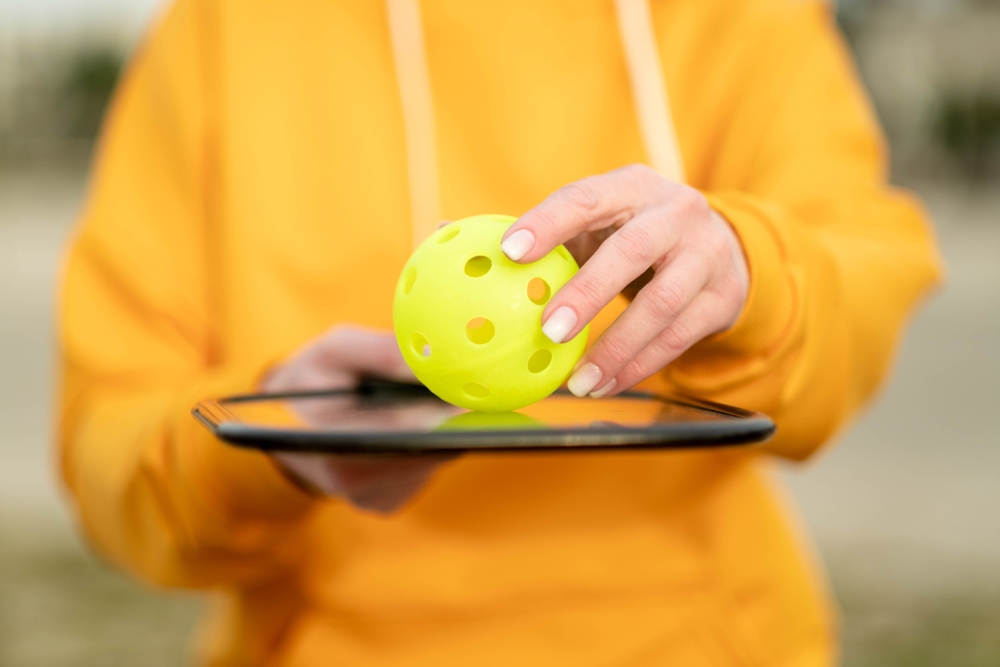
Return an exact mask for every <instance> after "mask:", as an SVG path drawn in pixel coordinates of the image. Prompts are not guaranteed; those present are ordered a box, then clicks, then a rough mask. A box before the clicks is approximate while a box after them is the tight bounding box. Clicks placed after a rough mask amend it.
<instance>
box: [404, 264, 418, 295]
mask: <svg viewBox="0 0 1000 667" xmlns="http://www.w3.org/2000/svg"><path fill="white" fill-rule="evenodd" d="M415 282H417V267H415V266H411V267H410V268H408V269H407V270H406V275H405V276H403V294H409V293H410V291H411V290H412V289H413V283H415Z"/></svg>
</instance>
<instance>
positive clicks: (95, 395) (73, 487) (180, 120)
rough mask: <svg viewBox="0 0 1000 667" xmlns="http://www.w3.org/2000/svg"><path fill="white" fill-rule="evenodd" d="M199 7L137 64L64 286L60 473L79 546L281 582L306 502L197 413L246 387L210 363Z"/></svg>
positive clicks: (205, 103) (158, 569) (212, 575)
mask: <svg viewBox="0 0 1000 667" xmlns="http://www.w3.org/2000/svg"><path fill="white" fill-rule="evenodd" d="M208 5H209V3H194V2H188V1H185V0H182V1H181V2H179V3H177V4H176V5H175V6H173V7H172V8H171V10H170V11H169V12H168V14H167V15H166V16H165V17H164V18H163V20H162V22H161V24H160V25H159V27H158V29H157V30H155V31H154V33H153V36H152V37H151V39H150V41H149V42H148V43H146V44H145V45H144V46H143V47H142V48H141V49H140V50H139V52H138V53H137V55H136V57H135V58H134V61H133V63H132V65H131V67H130V69H129V71H128V73H127V74H126V76H125V78H124V81H123V83H122V85H121V87H120V89H119V92H118V94H117V96H116V99H115V101H114V103H113V106H112V109H111V112H110V116H109V122H108V124H107V129H106V131H105V133H104V136H103V137H102V141H101V145H100V146H99V153H98V158H97V161H96V166H95V170H94V176H93V182H92V185H91V191H90V193H89V200H88V204H87V206H86V209H85V212H84V215H83V219H82V221H81V224H80V227H79V229H78V232H77V235H76V237H75V239H74V240H73V242H72V245H71V248H70V251H69V255H68V258H67V259H66V263H65V266H64V275H63V277H62V293H61V295H60V296H61V299H60V302H61V307H60V322H59V328H60V345H61V353H62V359H61V363H62V390H61V391H62V393H61V405H60V422H59V441H60V461H61V470H62V476H63V479H64V481H65V484H66V487H67V488H68V491H69V493H70V495H71V498H72V501H73V503H74V506H75V509H76V512H77V513H78V515H79V517H80V520H81V522H82V523H83V525H84V527H85V529H86V532H87V534H88V536H89V538H90V539H91V540H92V541H93V542H94V543H95V544H96V545H97V546H98V547H99V548H100V549H101V550H102V551H103V552H104V553H106V554H107V555H109V556H110V557H111V558H112V559H113V560H114V561H116V562H118V563H119V564H121V565H123V566H126V567H127V568H128V569H130V570H132V571H133V572H137V573H138V574H139V575H141V576H143V577H144V578H146V579H148V580H150V581H153V582H156V583H160V584H165V585H177V586H202V585H207V584H209V583H211V584H217V585H218V584H223V585H224V584H227V583H238V582H247V581H255V580H261V579H264V578H267V577H269V576H273V575H276V574H278V573H281V572H282V571H283V568H284V563H285V562H287V560H288V559H289V558H291V557H292V554H291V552H292V551H293V550H294V549H295V546H296V541H295V537H296V535H297V534H298V533H299V532H300V531H299V527H300V526H301V525H302V523H303V521H304V520H305V518H306V516H307V515H308V513H309V510H310V509H311V507H312V506H313V501H312V499H311V498H310V497H309V496H307V495H305V494H303V493H302V492H300V491H299V490H297V489H296V488H295V487H294V486H293V485H291V484H290V483H289V482H287V481H286V480H285V478H284V477H283V476H282V475H281V474H280V473H279V472H278V471H277V470H276V469H275V468H274V466H273V465H272V463H271V462H270V460H269V459H268V458H267V457H265V456H263V455H262V454H259V453H256V452H249V451H241V450H237V449H235V448H231V447H228V446H226V445H223V444H221V443H220V442H219V441H217V440H216V439H215V438H214V437H212V436H211V435H210V434H209V432H208V431H207V430H206V429H204V428H203V427H202V426H200V425H199V424H198V423H196V422H195V420H194V419H193V418H192V417H191V414H190V410H191V406H192V405H193V404H194V402H195V401H196V400H198V399H199V398H202V397H204V396H206V395H222V394H229V393H238V392H246V391H249V390H251V389H252V388H253V387H254V386H255V384H256V382H257V380H258V376H259V374H260V372H261V370H260V366H259V365H253V364H251V365H248V366H243V365H240V364H233V363H230V362H227V360H225V359H223V358H221V354H220V350H219V345H218V344H217V336H216V331H215V327H216V326H217V325H216V324H215V322H216V320H217V319H218V318H217V316H216V313H215V308H216V304H215V303H214V302H213V297H212V288H211V285H212V280H211V271H212V269H211V261H210V257H211V254H212V253H211V244H212V230H211V223H210V219H211V215H210V211H211V197H210V192H211V187H210V184H211V182H212V180H213V174H212V171H211V165H212V160H211V139H210V136H211V134H212V133H211V132H210V126H211V113H210V109H211V104H210V100H211V95H212V91H213V84H212V79H211V73H210V67H208V66H207V65H206V63H208V62H210V60H211V59H210V58H209V57H207V54H206V51H205V48H204V47H205V44H206V43H207V41H205V40H202V39H201V35H200V34H199V31H200V30H204V29H206V26H210V25H211V17H205V16H198V15H197V12H202V11H208V10H207V9H206V7H207V6H208Z"/></svg>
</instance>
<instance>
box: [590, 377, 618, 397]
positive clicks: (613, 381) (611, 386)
mask: <svg viewBox="0 0 1000 667" xmlns="http://www.w3.org/2000/svg"><path fill="white" fill-rule="evenodd" d="M617 386H618V380H617V379H615V378H611V382H609V383H607V384H606V385H604V386H603V387H601V388H600V389H598V390H597V391H592V392H590V397H591V398H603V397H605V396H607V395H608V393H609V392H610V391H612V390H613V389H614V388H615V387H617Z"/></svg>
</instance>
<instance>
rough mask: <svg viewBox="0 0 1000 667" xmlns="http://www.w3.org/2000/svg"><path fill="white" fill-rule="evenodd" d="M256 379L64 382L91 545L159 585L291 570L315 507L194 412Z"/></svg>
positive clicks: (68, 473) (65, 462)
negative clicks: (217, 435) (206, 399)
mask: <svg viewBox="0 0 1000 667" xmlns="http://www.w3.org/2000/svg"><path fill="white" fill-rule="evenodd" d="M256 375H257V373H255V372H254V371H252V370H250V371H247V370H234V371H217V372H212V373H206V374H205V375H203V376H201V377H198V378H195V379H192V380H189V381H186V382H184V383H164V384H163V385H162V386H156V385H153V384H150V383H143V385H138V384H132V383H129V384H124V383H122V382H121V381H120V380H115V379H112V378H104V379H101V380H99V379H97V378H93V377H86V376H84V375H81V374H79V373H74V372H73V371H72V370H70V371H69V372H67V374H66V378H67V380H66V392H65V399H64V417H63V420H62V423H61V429H60V443H61V454H62V473H63V477H64V480H65V482H66V485H67V487H68V489H69V491H70V494H71V496H72V498H73V501H74V504H75V508H76V511H77V513H78V514H79V516H80V519H81V521H82V523H83V525H84V527H85V529H86V531H87V533H88V535H89V536H90V538H91V540H92V541H93V542H94V543H95V545H96V546H98V547H99V548H100V549H101V550H102V551H104V552H105V553H106V554H107V555H108V556H109V557H111V558H112V559H113V560H114V561H116V562H117V563H119V564H120V565H122V566H123V567H125V568H127V569H128V570H130V571H132V572H134V573H136V574H138V575H139V576H141V577H143V578H145V579H147V580H150V581H152V582H155V583H157V584H161V585H168V586H182V587H206V586H213V585H225V584H231V583H237V582H247V581H257V580H262V579H266V578H269V577H271V576H275V575H276V574H279V573H280V572H282V571H283V570H284V569H285V568H286V566H287V564H288V563H289V561H290V558H291V556H292V553H293V552H294V550H295V548H296V546H295V543H296V539H295V538H296V536H297V534H298V533H299V531H300V530H301V526H302V524H303V522H304V520H305V518H306V517H307V515H308V513H309V510H310V509H311V508H312V507H313V504H314V503H315V502H316V501H314V500H313V499H311V498H310V497H309V496H307V495H306V494H304V493H303V492H301V491H299V490H298V489H297V488H296V487H294V486H293V485H292V484H290V483H289V482H288V481H287V480H286V479H285V478H284V477H283V476H282V475H281V474H280V473H279V472H278V471H277V469H276V468H275V467H274V465H273V464H272V463H271V461H270V460H268V459H267V457H265V456H264V455H263V454H260V453H256V452H252V451H245V450H239V449H236V448H232V447H229V446H227V445H225V444H224V443H222V442H220V441H218V440H217V439H215V437H214V436H212V435H211V434H210V433H209V432H208V431H207V430H205V429H204V428H203V427H202V426H201V425H200V424H198V423H197V422H196V421H195V420H194V419H193V418H192V417H191V414H190V409H191V406H192V405H193V404H194V402H195V401H196V400H198V399H199V398H203V397H205V396H209V395H223V394H227V393H235V392H241V391H248V390H250V389H252V386H253V382H254V381H255V378H256Z"/></svg>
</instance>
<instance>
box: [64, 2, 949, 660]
mask: <svg viewBox="0 0 1000 667" xmlns="http://www.w3.org/2000/svg"><path fill="white" fill-rule="evenodd" d="M629 165H631V166H629ZM641 165H646V166H641ZM567 184H569V185H567ZM482 212H499V213H511V212H513V213H517V214H521V217H520V218H519V219H518V221H517V222H516V223H515V224H514V225H512V227H511V229H510V230H509V231H508V232H507V234H506V235H505V238H504V242H503V245H502V249H503V250H504V252H506V253H507V254H508V256H510V257H511V258H512V259H514V260H515V261H522V262H530V261H532V260H534V259H537V258H538V257H539V256H541V255H542V254H544V253H545V252H547V251H548V250H549V249H551V248H552V247H554V246H555V245H556V244H558V243H560V242H567V243H568V244H569V246H570V247H571V249H572V250H573V251H574V253H575V254H577V256H578V258H579V259H581V260H587V261H586V264H585V265H584V267H583V269H582V270H581V272H580V274H578V276H577V277H576V278H575V279H574V280H573V281H571V282H570V283H569V284H568V285H567V286H566V287H565V288H564V289H563V290H561V291H560V292H559V293H558V294H557V295H555V296H554V297H553V299H552V302H551V303H550V304H549V305H548V306H547V307H546V310H545V313H544V314H543V323H544V330H545V332H546V333H547V334H548V335H549V336H550V337H551V338H553V340H557V341H558V340H567V339H569V338H571V337H573V336H574V335H576V333H577V332H578V331H579V330H580V329H581V328H582V327H583V326H584V325H585V324H586V323H587V322H588V321H589V320H590V319H591V318H596V319H594V323H595V326H593V327H592V331H593V333H592V335H594V336H597V335H598V334H600V336H599V337H597V338H596V339H595V341H594V342H593V344H592V345H591V347H590V348H589V350H588V352H587V354H586V356H585V358H584V359H583V361H582V362H581V364H580V366H579V367H578V369H577V370H576V373H575V374H574V375H573V377H572V378H571V379H570V382H569V386H570V388H571V390H573V391H574V392H575V393H577V394H580V395H586V394H592V395H597V396H600V395H611V394H614V393H617V392H620V391H623V390H625V389H627V388H629V387H630V386H632V385H634V384H635V383H637V382H639V381H643V385H642V386H644V387H647V388H651V389H670V390H680V391H683V392H686V393H689V394H693V395H697V396H701V397H704V398H708V399H713V400H718V401H723V402H727V403H732V404H736V405H740V406H744V407H747V408H752V409H755V410H761V411H764V412H766V413H768V414H770V415H771V416H772V417H773V418H774V419H775V421H776V422H777V424H778V429H779V430H778V434H777V436H776V437H775V438H774V439H773V440H772V441H771V442H770V443H768V445H767V446H766V448H763V449H760V450H755V451H753V452H748V451H714V452H697V451H695V452H688V453H672V454H661V453H650V454H628V455H601V456H593V455H588V456H555V455H553V456H530V457H519V456H503V457H488V456H477V457H466V458H464V459H460V460H457V461H454V462H450V463H447V464H445V465H441V466H440V467H438V466H439V463H440V462H438V461H427V460H419V459H417V460H411V461H406V462H402V463H398V462H397V463H395V464H391V465H390V464H385V463H381V462H378V461H372V460H364V459H361V460H358V459H342V458H336V457H326V458H303V457H285V458H284V459H282V460H281V461H275V460H273V459H270V458H268V457H266V456H265V455H263V454H260V453H252V452H245V451H239V450H236V449H232V448H228V447H226V446H225V445H223V444H221V443H219V442H218V441H216V440H214V439H213V438H212V437H211V436H210V434H209V433H208V432H207V431H205V430H204V429H202V428H201V427H200V426H199V425H198V424H196V423H195V422H194V421H193V420H192V419H191V417H190V415H189V409H190V407H191V405H192V404H193V403H194V402H196V401H197V400H198V399H200V398H203V397H205V396H208V395H225V394H230V393H237V392H249V391H254V390H259V389H267V390H280V389H306V388H313V387H328V386H343V385H347V384H350V383H351V382H353V381H355V379H356V378H357V376H358V375H359V374H361V373H378V374H382V375H385V376H388V377H393V378H397V379H406V378H407V377H409V375H408V372H407V371H406V369H405V366H404V365H403V364H402V362H401V359H400V357H399V353H398V350H396V349H395V345H394V343H393V342H392V339H391V337H390V336H389V335H388V334H387V333H385V332H386V331H388V330H389V329H390V328H391V321H390V312H391V308H390V303H391V298H392V293H393V286H394V284H395V281H396V278H397V276H398V273H399V270H400V269H401V267H402V265H403V263H404V262H405V260H406V258H407V257H408V255H409V252H410V250H411V249H412V247H413V244H414V243H417V242H419V241H420V240H421V239H422V238H424V237H425V236H426V235H427V234H429V233H430V231H431V230H433V228H434V227H435V226H436V225H437V224H438V222H439V220H441V219H454V218H459V217H464V216H466V215H471V214H475V213H482ZM938 273H939V269H938V263H937V258H936V254H935V250H934V247H933V241H932V239H931V235H930V233H929V230H928V227H927V225H926V223H925V220H924V216H923V213H922V212H921V210H920V208H919V206H918V205H917V204H916V203H915V202H914V201H913V199H911V198H910V197H908V196H907V195H905V194H902V193H900V192H897V191H894V190H892V189H890V188H889V187H888V186H887V184H886V180H885V156H884V150H883V146H882V140H881V138H880V136H879V132H878V129H877V126H876V123H875V121H874V119H873V116H872V113H871V111H870V109H869V107H868V105H867V103H866V101H865V99H864V95H863V93H862V91H861V89H860V87H859V85H858V83H857V80H856V77H855V75H854V74H853V72H852V70H851V67H850V64H849V59H848V57H847V54H846V50H845V49H844V47H843V45H842V43H841V41H840V40H839V38H838V36H837V34H836V31H835V28H834V27H833V25H832V20H831V17H830V10H829V8H828V7H827V6H826V5H824V4H822V3H819V2H812V1H794V0H743V1H741V2H732V1H728V0H711V1H705V2H698V3H691V2H682V1H681V0H661V1H657V2H650V3H649V5H647V4H646V3H645V2H643V1H639V0H618V1H617V2H615V3H612V2H610V1H609V0H584V1H581V2H572V3H569V2H562V1H557V0H545V1H543V2H539V1H537V0H505V1H504V2H475V3H471V2H460V1H458V0H425V1H423V2H420V3H419V4H418V3H417V2H415V0H388V1H387V2H385V3H384V4H383V3H380V2H376V1H374V0H339V1H336V2H332V1H328V0H327V1H321V0H301V1H300V2H296V3H291V4H290V3H272V2H265V1H264V0H239V1H236V0H177V2H176V4H175V5H174V6H173V7H172V8H171V9H170V10H169V12H168V13H167V14H166V16H165V17H164V18H163V20H162V21H161V22H160V23H159V24H158V26H157V27H156V29H155V30H154V31H153V33H152V35H151V37H150V38H149V40H148V42H147V43H146V44H145V45H144V46H143V47H142V48H141V49H140V50H139V53H138V54H137V55H136V57H135V59H134V62H133V64H132V66H131V68H130V71H129V73H128V74H127V76H126V77H125V79H124V82H123V84H122V86H121V90H120V91H119V93H118V96H117V100H116V102H115V103H114V105H113V108H112V111H111V113H110V116H109V119H108V123H107V127H106V129H105V133H104V136H103V140H102V143H101V147H100V150H99V155H98V158H97V163H96V166H95V175H94V180H93V185H92V191H91V196H90V200H89V205H88V207H87V209H86V212H85V214H84V216H83V221H82V223H81V228H80V230H79V233H78V235H77V237H76V239H75V240H74V243H73V248H72V252H71V254H70V257H69V259H68V263H67V268H66V274H65V283H64V292H63V305H62V328H61V330H62V345H63V350H64V359H65V362H64V393H63V404H62V420H61V447H62V471H63V475H64V478H65V480H66V484H67V486H68V488H69V490H70V492H71V495H72V497H73V500H74V502H75V506H76V508H77V510H78V513H79V516H80V520H81V522H82V523H83V525H84V527H85V529H86V530H87V533H88V535H89V536H90V538H91V539H92V541H93V542H94V544H95V545H96V546H97V548H99V549H101V550H102V551H103V552H105V553H106V554H108V555H109V556H110V557H111V558H113V559H114V560H115V561H116V562H117V563H118V564H119V565H120V566H121V567H123V568H125V569H128V570H130V571H132V572H134V573H135V574H137V575H138V576H140V577H143V578H144V579H146V580H148V581H151V582H155V583H157V584H162V585H167V586H183V587H191V588H199V589H205V590H210V591H213V594H214V597H215V600H216V602H217V604H216V606H215V608H214V613H213V616H212V620H211V624H210V626H209V627H208V628H207V629H206V634H205V637H206V641H205V642H204V647H203V653H202V655H203V660H204V662H205V663H206V664H212V665H282V666H284V665H314V664H345V665H366V664H378V665H396V664H398V665H409V666H412V665H424V664H426V665H446V664H463V665H465V664H477V665H493V664H496V665H510V664H540V665H553V664H571V665H591V664H593V665H605V664H671V665H673V664H678V665H694V666H697V665H720V664H725V665H729V664H733V665H743V664H746V665H796V666H798V665H827V664H831V663H833V662H834V661H835V659H836V641H835V627H834V626H835V622H834V619H833V613H832V611H831V606H830V603H829V601H828V599H827V595H826V593H825V592H824V590H823V582H822V578H821V575H820V574H819V572H818V570H817V567H816V564H815V562H814V561H813V559H812V558H811V557H810V555H809V553H808V549H807V548H806V547H804V546H803V544H802V543H801V542H800V541H799V539H798V537H797V536H796V534H795V531H794V529H793V527H792V526H791V521H790V519H789V517H788V516H787V515H786V513H785V509H784V507H783V501H782V500H781V498H780V495H779V493H778V492H777V491H776V490H775V488H774V485H773V483H772V480H771V478H770V476H769V474H768V467H769V461H770V460H771V458H773V457H774V456H781V457H786V458H792V459H804V458H806V457H808V456H809V455H811V454H812V453H813V452H814V451H815V450H816V449H817V448H818V447H819V446H820V445H821V444H823V443H824V442H825V441H826V440H828V439H829V438H830V437H831V435H832V434H833V433H834V432H836V430H837V429H839V428H841V427H842V426H843V425H844V423H845V422H846V421H847V420H848V419H849V418H850V417H851V415H852V414H854V413H855V412H856V411H857V409H858V408H859V407H861V405H862V404H863V403H864V401H865V400H866V399H867V398H868V397H869V396H870V395H871V393H872V391H873V390H874V389H875V388H876V386H877V384H878V383H879V381H880V380H881V378H882V376H883V374H884V372H885V369H886V366H887V363H888V361H889V358H890V356H891V352H892V350H893V348H894V346H895V342H896V339H897V336H898V335H899V332H900V329H901V326H902V324H903V321H904V320H905V318H906V316H907V315H908V313H909V312H910V310H911V309H912V307H913V306H914V304H915V302H916V301H917V300H918V299H919V298H920V297H921V295H922V294H923V293H925V292H926V291H927V290H928V289H929V288H930V287H931V286H932V285H933V284H934V283H935V282H936V281H937V279H938ZM621 292H624V294H619V293H621ZM331 327H333V328H332V329H331ZM324 332H325V333H324ZM602 332H603V333H602ZM304 489H308V490H304Z"/></svg>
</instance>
